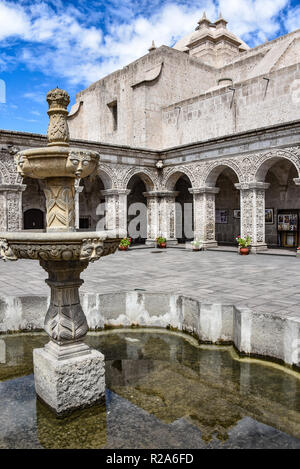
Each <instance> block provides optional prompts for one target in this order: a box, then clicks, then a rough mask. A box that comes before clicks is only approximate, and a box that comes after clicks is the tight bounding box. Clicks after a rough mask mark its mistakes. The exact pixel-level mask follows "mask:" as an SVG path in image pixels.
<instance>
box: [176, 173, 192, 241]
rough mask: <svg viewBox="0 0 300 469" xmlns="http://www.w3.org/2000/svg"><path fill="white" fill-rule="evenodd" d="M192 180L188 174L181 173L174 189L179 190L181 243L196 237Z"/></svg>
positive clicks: (178, 222)
mask: <svg viewBox="0 0 300 469" xmlns="http://www.w3.org/2000/svg"><path fill="white" fill-rule="evenodd" d="M191 188H192V184H191V181H190V180H189V178H188V176H186V174H182V175H180V177H179V179H178V180H177V182H176V184H175V187H174V190H175V191H176V192H179V194H178V195H177V196H176V199H175V200H176V205H175V206H176V229H175V233H176V238H177V240H178V242H179V243H185V242H187V241H191V240H192V239H194V210H193V195H192V194H191V193H190V191H189V189H191Z"/></svg>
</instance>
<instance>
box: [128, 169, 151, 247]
mask: <svg viewBox="0 0 300 469" xmlns="http://www.w3.org/2000/svg"><path fill="white" fill-rule="evenodd" d="M127 188H128V189H129V190H130V193H129V194H128V196H127V232H128V236H129V237H130V238H131V239H132V243H133V244H145V242H146V239H147V199H146V197H145V196H144V192H147V187H146V184H145V182H144V181H143V179H142V177H141V176H140V175H139V174H135V175H134V176H132V177H131V178H130V180H129V182H128V185H127Z"/></svg>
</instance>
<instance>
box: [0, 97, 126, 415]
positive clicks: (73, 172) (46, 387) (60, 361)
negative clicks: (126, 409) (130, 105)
mask: <svg viewBox="0 0 300 469" xmlns="http://www.w3.org/2000/svg"><path fill="white" fill-rule="evenodd" d="M47 101H48V104H49V111H48V114H49V118H50V121H49V127H48V147H47V148H42V149H41V148H40V149H33V150H24V151H22V152H20V153H18V155H17V157H16V161H17V168H18V171H19V173H20V174H21V175H22V176H27V177H33V178H36V179H43V180H44V192H45V196H46V210H47V216H46V220H47V228H46V233H42V234H38V235H36V236H35V238H34V235H32V234H31V237H32V238H30V239H28V240H27V242H26V243H25V244H24V243H23V244H21V245H19V244H18V242H17V241H18V238H17V237H16V238H15V239H14V241H15V242H16V243H17V244H15V245H14V248H11V245H10V244H9V241H6V240H2V256H3V257H4V258H6V259H10V260H14V259H17V258H22V257H23V258H24V257H25V258H31V259H38V260H39V261H40V265H41V266H42V267H43V269H44V270H45V271H46V272H47V273H48V275H49V277H48V279H47V280H46V283H47V284H48V285H49V287H50V289H51V299H50V306H49V309H48V312H47V314H46V318H45V331H46V332H47V334H48V335H49V338H50V342H49V343H48V344H47V345H46V346H45V347H44V348H42V349H35V350H34V352H33V361H34V378H35V388H36V392H37V395H38V396H39V398H40V399H41V400H42V401H44V402H45V403H46V404H47V405H48V406H50V407H51V408H52V409H53V410H54V411H55V412H56V413H57V414H60V415H61V414H64V413H66V412H69V411H71V410H73V409H78V408H81V407H86V406H88V405H91V404H95V403H96V402H99V401H101V400H103V399H104V396H105V374H104V357H103V355H102V354H101V353H100V352H98V351H96V350H92V349H90V348H89V347H88V346H87V345H86V344H85V343H84V342H83V339H84V337H85V335H86V334H87V331H88V324H87V320H86V317H85V314H84V312H83V310H82V307H81V304H80V296H79V287H80V286H81V285H82V283H83V280H81V279H80V274H81V272H82V271H83V270H84V269H86V268H87V267H88V264H89V262H93V261H95V260H98V259H99V258H100V257H101V256H102V255H105V254H109V253H110V252H114V250H115V249H116V248H117V245H118V243H119V241H118V240H111V243H110V245H109V246H108V249H105V245H104V240H105V238H106V236H105V233H102V236H101V233H98V232H96V233H76V202H75V192H76V190H75V181H76V179H77V180H79V179H80V178H83V177H85V176H88V175H89V174H91V172H92V171H93V170H94V169H95V168H96V166H97V163H98V156H99V155H98V154H96V153H95V152H91V151H85V150H82V149H76V148H70V147H69V131H68V124H67V115H68V111H67V106H68V104H69V102H70V98H69V95H68V94H67V93H66V92H65V91H64V90H60V89H55V90H51V91H50V92H49V93H48V94H47ZM77 185H78V184H77ZM77 218H78V217H77ZM77 223H78V220H77ZM22 236H23V237H24V235H22ZM108 244H109V243H108ZM105 251H106V252H105Z"/></svg>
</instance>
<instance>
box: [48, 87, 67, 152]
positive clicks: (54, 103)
mask: <svg viewBox="0 0 300 469" xmlns="http://www.w3.org/2000/svg"><path fill="white" fill-rule="evenodd" d="M47 102H48V104H49V110H48V115H49V119H50V121H49V126H48V142H49V143H48V146H53V145H64V146H68V145H69V139H70V135H69V127H68V122H67V116H68V110H67V107H68V105H69V104H70V96H69V95H68V93H67V92H66V91H65V90H61V89H60V88H54V89H53V90H50V91H49V92H48V93H47Z"/></svg>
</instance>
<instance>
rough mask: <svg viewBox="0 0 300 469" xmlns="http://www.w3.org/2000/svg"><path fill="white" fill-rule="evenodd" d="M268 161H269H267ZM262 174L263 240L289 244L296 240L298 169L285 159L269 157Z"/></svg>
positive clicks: (299, 210) (299, 189)
mask: <svg viewBox="0 0 300 469" xmlns="http://www.w3.org/2000/svg"><path fill="white" fill-rule="evenodd" d="M271 163H272V165H270V164H271ZM268 166H269V169H268V170H267V172H266V175H265V182H266V183H269V184H270V185H269V188H268V189H266V191H265V240H266V243H267V245H268V247H271V248H274V247H280V248H293V249H295V248H296V247H297V246H299V242H300V235H299V233H300V230H299V221H300V186H297V185H296V184H295V182H294V179H295V178H298V171H297V169H296V167H295V166H294V164H293V163H292V162H291V161H289V160H287V159H285V158H281V159H277V160H274V161H271V162H270V163H269V164H268Z"/></svg>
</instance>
